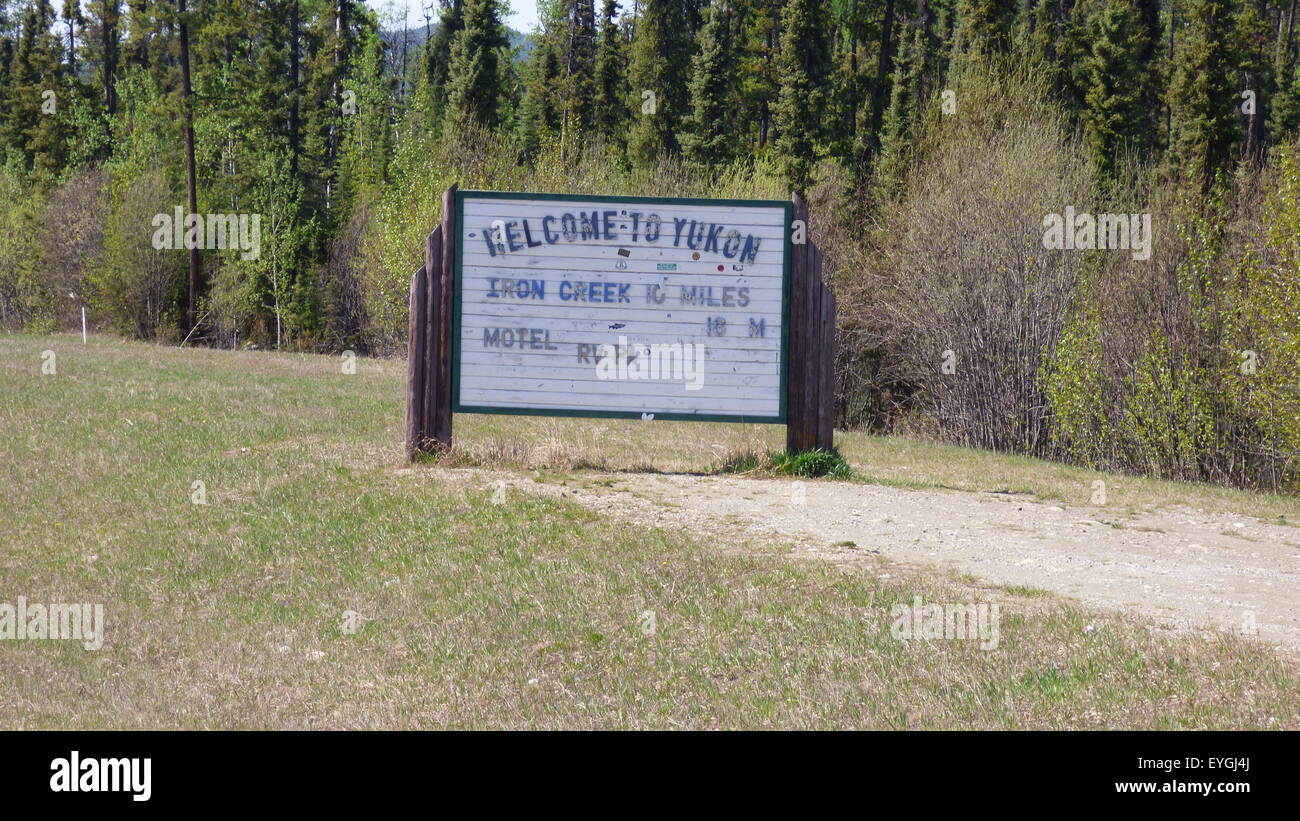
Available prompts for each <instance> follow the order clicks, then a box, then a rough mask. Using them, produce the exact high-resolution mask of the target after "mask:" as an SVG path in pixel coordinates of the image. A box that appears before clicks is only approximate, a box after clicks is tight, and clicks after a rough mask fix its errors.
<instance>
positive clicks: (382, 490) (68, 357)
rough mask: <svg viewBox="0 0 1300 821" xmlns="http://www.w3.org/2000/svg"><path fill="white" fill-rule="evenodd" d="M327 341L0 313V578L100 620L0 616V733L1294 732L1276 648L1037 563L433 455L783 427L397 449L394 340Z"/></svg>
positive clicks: (1069, 482) (1200, 492) (930, 468)
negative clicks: (794, 552)
mask: <svg viewBox="0 0 1300 821" xmlns="http://www.w3.org/2000/svg"><path fill="white" fill-rule="evenodd" d="M46 350H52V351H54V352H55V355H56V359H55V362H56V366H57V373H56V374H51V375H45V374H42V372H41V365H42V361H43V360H42V352H43V351H46ZM340 363H341V360H340V359H338V358H333V357H318V356H307V355H290V354H273V353H264V352H238V353H236V352H227V351H212V350H205V349H199V350H181V349H176V348H163V347H155V346H148V345H142V344H135V343H129V342H124V341H120V340H114V339H109V338H100V337H95V338H92V339H91V341H90V344H89V345H87V346H84V347H83V346H82V344H81V340H80V338H79V337H72V336H56V337H34V336H0V453H3V460H4V469H3V473H2V474H0V496H2V497H3V500H4V502H3V505H4V507H3V510H4V513H3V531H2V532H3V536H0V539H3V544H2V546H0V602H9V603H12V602H14V601H15V599H16V597H18V596H25V597H26V598H27V600H29V601H32V602H42V601H44V602H82V601H89V602H97V603H103V604H104V607H105V613H106V622H107V636H106V639H105V643H104V646H103V648H102V649H100V650H98V651H88V650H85V649H84V648H83V647H82V646H81V645H80V643H78V642H68V641H0V727H4V728H78V729H79V728H262V727H268V728H274V727H299V728H306V727H338V728H361V727H390V728H412V727H430V728H438V727H475V728H486V727H534V728H741V727H787V728H1093V727H1116V728H1183V727H1189V728H1190V727H1195V728H1243V727H1260V728H1279V729H1281V728H1290V729H1300V717H1298V715H1297V705H1300V678H1298V677H1297V669H1296V666H1295V663H1294V661H1293V660H1291V659H1289V658H1284V657H1281V656H1279V655H1278V654H1276V653H1275V652H1274V651H1272V650H1270V649H1269V648H1267V647H1264V646H1261V645H1258V644H1254V643H1247V642H1244V641H1242V640H1239V639H1236V638H1232V637H1228V636H1221V637H1217V638H1215V639H1212V640H1204V639H1200V638H1193V637H1187V636H1171V635H1169V634H1167V633H1164V632H1161V631H1153V630H1151V629H1148V627H1147V626H1146V625H1143V624H1141V623H1139V622H1136V621H1132V620H1127V619H1122V618H1117V617H1115V616H1113V615H1107V616H1106V617H1105V618H1104V624H1105V628H1104V629H1101V630H1097V631H1093V632H1090V633H1085V632H1084V627H1085V626H1086V625H1089V624H1093V623H1094V622H1098V621H1099V618H1098V615H1097V614H1094V613H1090V612H1088V611H1086V610H1083V609H1079V608H1076V607H1073V606H1070V605H1068V604H1066V603H1064V602H1061V601H1059V600H1057V599H1055V598H1053V597H1051V596H1043V595H1041V594H1040V593H1039V591H1036V590H1033V589H1028V588H1026V589H1004V590H995V589H989V588H985V587H980V586H979V585H977V584H974V583H970V582H964V581H962V580H961V579H958V578H954V577H951V576H949V575H944V574H939V573H935V574H930V575H927V574H921V573H905V572H900V571H897V570H891V572H890V573H889V574H888V578H883V577H882V576H883V574H878V573H870V572H846V571H844V570H840V569H836V568H833V567H830V566H822V565H812V564H806V563H794V562H791V561H789V560H788V559H786V558H785V557H784V556H783V555H782V550H780V549H779V548H772V547H760V546H753V547H752V549H744V550H741V549H730V550H728V549H719V546H718V545H712V544H710V543H709V541H708V534H683V533H674V532H664V531H646V530H643V529H637V528H634V527H632V526H629V525H626V524H623V523H620V522H619V521H616V520H612V519H610V518H609V517H606V516H603V515H601V514H600V513H599V512H593V511H591V510H589V509H587V508H583V507H580V506H578V505H575V504H571V503H568V502H566V501H565V500H563V499H558V500H557V499H543V498H541V497H535V496H530V495H525V494H520V493H516V492H514V491H511V492H510V494H509V495H508V496H507V498H506V499H505V500H504V503H501V504H498V503H494V502H493V499H492V495H493V488H492V487H491V486H490V485H488V484H486V483H485V482H483V481H482V480H481V479H477V478H475V474H474V473H473V472H472V471H464V470H458V469H456V467H455V466H456V465H469V464H487V465H491V466H494V467H509V468H515V469H519V470H535V471H543V472H553V471H580V470H585V469H591V468H597V469H606V470H633V469H638V468H645V469H655V470H672V471H710V470H715V469H717V468H718V467H719V466H721V465H722V464H724V463H726V462H727V461H728V460H729V459H730V458H732V457H734V456H735V455H736V454H737V453H743V452H746V451H761V450H765V449H772V448H776V447H779V446H780V443H781V442H782V439H783V435H784V434H783V429H781V428H777V427H759V426H737V425H703V424H701V425H691V424H686V423H665V422H654V423H641V422H626V423H623V422H608V421H600V422H592V421H577V420H558V421H553V420H536V419H523V418H510V417H468V416H467V417H458V419H457V428H456V433H457V437H458V440H459V443H460V447H461V450H460V452H459V453H457V454H456V455H455V456H454V457H453V458H451V459H449V460H447V461H446V462H445V463H444V464H442V465H439V466H420V467H417V468H416V469H414V470H410V469H407V468H406V466H405V465H404V464H403V463H402V459H401V441H400V440H401V427H402V404H401V402H402V382H403V379H404V374H405V367H404V364H403V363H401V362H395V361H373V360H361V361H360V362H359V363H358V368H357V372H356V373H355V374H345V373H343V372H342V369H341V368H340ZM840 447H841V450H842V451H843V452H844V454H845V455H846V456H847V457H848V458H849V459H850V460H851V461H853V462H854V464H855V467H856V468H857V469H858V470H859V471H860V472H861V473H862V474H863V476H864V477H865V478H866V480H868V481H882V482H891V483H901V484H907V485H915V486H923V487H949V488H954V489H983V490H1011V491H1016V492H1024V493H1029V494H1033V495H1036V496H1039V497H1041V498H1044V499H1049V498H1051V499H1062V500H1065V501H1071V502H1074V501H1077V502H1080V503H1082V502H1086V500H1087V498H1088V495H1089V494H1090V492H1091V482H1092V480H1093V479H1094V478H1097V477H1101V478H1104V479H1105V480H1106V481H1107V482H1108V485H1109V486H1110V488H1111V489H1110V493H1111V494H1112V495H1114V494H1120V499H1121V501H1120V502H1119V504H1122V505H1127V506H1130V507H1133V508H1134V509H1137V508H1140V507H1142V506H1145V505H1173V504H1179V505H1188V506H1192V507H1200V508H1204V509H1207V510H1216V509H1223V510H1234V511H1236V512H1238V513H1243V514H1254V515H1259V516H1263V517H1267V518H1273V519H1277V518H1279V517H1281V518H1283V519H1284V520H1288V521H1297V520H1300V516H1298V515H1297V505H1296V503H1295V500H1293V499H1284V498H1272V497H1263V496H1252V495H1249V494H1243V493H1239V492H1234V491H1226V490H1218V489H1212V488H1202V487H1196V486H1189V485H1180V484H1173V483H1165V482H1158V481H1153V480H1139V479H1131V478H1126V477H1114V476H1104V477H1102V475H1101V474H1092V473H1091V472H1089V471H1082V470H1077V469H1073V468H1065V467H1061V466H1057V465H1050V464H1045V463H1040V462H1035V461H1033V460H1027V459H1020V458H1010V457H1005V456H1000V455H993V454H982V453H974V452H969V451H961V450H957V449H953V448H942V447H937V446H931V445H923V444H919V443H914V442H905V441H898V440H882V439H878V438H870V437H862V436H856V435H847V434H846V435H843V436H841V437H840ZM195 482H202V483H203V485H202V491H203V496H204V497H205V498H204V499H203V501H206V504H202V505H200V504H195V503H194V500H195V498H196V492H197V491H196V485H195V484H194V483H195ZM498 501H499V500H498ZM730 547H738V546H730ZM917 594H919V595H922V596H923V597H924V598H925V599H926V600H927V601H932V602H934V601H938V602H943V601H947V602H973V601H992V602H997V603H999V604H1000V606H1001V608H1002V627H1001V643H1000V644H999V645H998V648H997V649H996V650H993V651H983V650H980V649H978V646H977V645H976V644H975V643H971V642H961V641H913V642H902V641H898V640H895V639H894V638H892V637H891V635H890V632H889V612H890V608H891V606H892V605H893V604H895V603H898V602H909V601H911V598H912V596H913V595H917ZM347 611H353V612H356V613H359V614H361V616H360V619H361V620H360V624H361V626H360V629H359V630H357V631H355V632H349V631H346V630H344V629H342V625H343V621H344V613H345V612H347ZM648 614H653V616H652V617H651V616H650V615H648ZM651 622H653V624H651Z"/></svg>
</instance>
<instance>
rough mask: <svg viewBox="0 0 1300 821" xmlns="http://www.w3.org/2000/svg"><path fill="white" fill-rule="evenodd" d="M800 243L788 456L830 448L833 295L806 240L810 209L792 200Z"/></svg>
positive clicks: (793, 280) (793, 266)
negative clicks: (800, 229) (801, 233)
mask: <svg viewBox="0 0 1300 821" xmlns="http://www.w3.org/2000/svg"><path fill="white" fill-rule="evenodd" d="M792 200H793V202H794V208H793V219H794V220H802V221H803V224H804V239H805V241H804V242H802V243H796V244H792V245H791V247H790V329H789V334H790V344H789V360H788V361H787V363H786V366H787V371H786V372H787V374H788V376H787V378H786V436H785V447H786V451H787V452H789V453H799V452H801V451H805V450H813V449H815V448H822V449H825V450H829V449H830V448H831V447H832V446H833V445H834V433H835V431H834V401H835V295H834V294H833V293H832V292H831V290H830V288H828V287H827V286H826V285H825V283H823V282H822V253H821V250H820V249H819V248H817V246H816V245H815V244H813V242H812V238H811V237H809V236H808V233H807V225H808V205H807V203H806V202H805V201H804V199H803V197H802V196H801V195H799V194H797V193H796V194H795V195H794V196H793V198H792Z"/></svg>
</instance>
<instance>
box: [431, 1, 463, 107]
mask: <svg viewBox="0 0 1300 821" xmlns="http://www.w3.org/2000/svg"><path fill="white" fill-rule="evenodd" d="M439 2H440V3H441V4H442V11H441V12H440V13H439V16H438V28H437V30H436V31H435V32H434V33H433V36H432V37H431V38H429V40H428V41H427V42H426V43H425V44H424V54H423V60H422V61H421V67H422V71H421V72H420V89H421V93H422V95H423V97H424V100H423V103H424V105H425V106H427V110H428V116H429V119H428V121H427V122H426V123H425V126H426V127H429V128H433V127H436V126H437V125H438V124H440V123H441V122H442V115H443V112H444V111H445V110H446V107H447V76H448V74H449V72H450V69H451V46H452V43H454V42H455V40H456V35H457V34H459V33H460V31H461V29H463V28H465V9H464V0H439Z"/></svg>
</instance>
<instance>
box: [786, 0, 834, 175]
mask: <svg viewBox="0 0 1300 821" xmlns="http://www.w3.org/2000/svg"><path fill="white" fill-rule="evenodd" d="M778 65H779V67H780V76H781V82H782V84H781V94H780V97H779V98H778V100H777V104H776V128H777V132H778V133H779V135H780V136H779V137H778V138H777V150H778V151H779V152H780V154H781V157H782V160H783V161H784V163H785V175H786V179H787V180H788V181H789V184H790V187H791V188H792V189H793V190H795V191H806V190H807V189H808V187H809V186H810V185H811V184H812V172H813V168H814V166H815V165H816V162H817V157H818V154H819V151H820V149H821V146H822V142H823V139H824V118H825V116H826V108H827V104H828V102H829V88H828V86H829V80H830V76H831V51H830V20H829V8H828V4H826V3H824V2H820V1H819V0H789V2H788V3H786V6H785V10H784V12H783V13H782V17H781V55H780V57H779V59H778Z"/></svg>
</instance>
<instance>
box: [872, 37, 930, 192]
mask: <svg viewBox="0 0 1300 821" xmlns="http://www.w3.org/2000/svg"><path fill="white" fill-rule="evenodd" d="M901 40H902V45H901V47H900V48H899V51H898V57H897V58H896V59H895V60H894V88H893V91H892V93H891V94H890V98H889V110H888V111H887V112H886V113H885V123H884V127H883V128H882V133H881V142H880V166H879V169H880V170H879V178H880V180H881V182H882V183H883V184H884V185H885V187H886V188H887V189H892V188H893V187H894V186H895V185H896V184H897V182H898V181H899V180H900V179H901V177H902V175H903V171H904V170H905V169H906V166H907V159H908V156H909V155H910V153H911V144H912V131H913V128H914V127H915V125H916V121H917V119H918V117H919V116H920V111H921V79H922V75H923V73H924V71H925V34H924V32H923V31H922V30H921V29H920V28H917V29H914V30H913V31H912V36H911V37H910V38H909V37H906V36H904V37H902V38H901Z"/></svg>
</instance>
